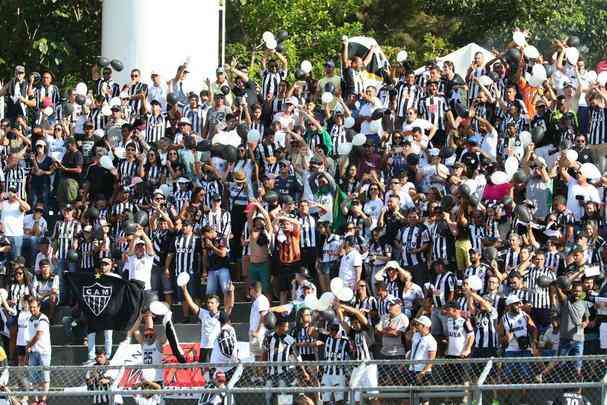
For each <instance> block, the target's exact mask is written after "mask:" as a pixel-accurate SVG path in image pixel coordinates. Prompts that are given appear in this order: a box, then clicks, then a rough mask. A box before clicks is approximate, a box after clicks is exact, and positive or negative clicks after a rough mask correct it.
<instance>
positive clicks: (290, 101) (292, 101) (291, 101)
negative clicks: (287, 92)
mask: <svg viewBox="0 0 607 405" xmlns="http://www.w3.org/2000/svg"><path fill="white" fill-rule="evenodd" d="M286 103H287V104H291V105H292V106H294V107H297V106H298V105H299V100H298V99H297V97H294V96H291V97H289V98H288V99H287V102H286Z"/></svg>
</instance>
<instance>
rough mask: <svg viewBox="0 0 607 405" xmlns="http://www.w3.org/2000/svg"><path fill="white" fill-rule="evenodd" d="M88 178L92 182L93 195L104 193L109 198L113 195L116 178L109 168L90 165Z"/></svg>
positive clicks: (91, 191) (91, 190)
mask: <svg viewBox="0 0 607 405" xmlns="http://www.w3.org/2000/svg"><path fill="white" fill-rule="evenodd" d="M86 179H87V180H88V181H89V183H90V191H89V192H90V193H91V195H96V194H103V195H104V196H105V198H106V199H108V200H109V199H110V198H111V197H112V193H113V192H114V183H115V182H116V178H115V177H114V175H112V173H110V171H109V170H107V169H104V168H103V167H101V166H99V165H92V166H89V169H88V171H87V175H86Z"/></svg>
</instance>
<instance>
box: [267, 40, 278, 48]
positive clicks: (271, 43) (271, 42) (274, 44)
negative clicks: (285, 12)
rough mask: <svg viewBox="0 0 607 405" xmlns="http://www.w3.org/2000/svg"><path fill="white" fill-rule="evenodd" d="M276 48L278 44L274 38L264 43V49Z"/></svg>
mask: <svg viewBox="0 0 607 405" xmlns="http://www.w3.org/2000/svg"><path fill="white" fill-rule="evenodd" d="M277 46H278V42H277V41H276V40H275V39H274V38H271V39H268V40H267V41H266V48H268V49H276V47H277Z"/></svg>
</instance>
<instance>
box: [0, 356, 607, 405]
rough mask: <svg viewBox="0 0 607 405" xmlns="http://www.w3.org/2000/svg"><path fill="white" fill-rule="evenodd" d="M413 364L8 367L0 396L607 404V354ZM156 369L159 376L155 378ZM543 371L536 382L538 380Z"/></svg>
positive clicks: (63, 400) (65, 402) (64, 401)
mask: <svg viewBox="0 0 607 405" xmlns="http://www.w3.org/2000/svg"><path fill="white" fill-rule="evenodd" d="M418 363H419V362H418ZM412 364H414V363H412V362H410V361H404V360H402V361H398V360H390V361H388V360H372V361H366V362H356V361H348V362H323V361H318V362H287V363H281V364H280V366H278V367H279V369H274V367H277V363H266V362H255V363H237V364H198V363H192V364H164V365H161V366H151V365H148V366H144V365H121V366H102V367H99V366H53V367H48V368H45V367H6V368H4V369H2V370H3V372H4V373H8V384H7V385H6V387H7V388H6V389H7V392H6V393H4V394H2V393H0V396H3V397H6V396H11V397H13V398H14V399H18V400H22V399H23V398H25V397H28V398H30V399H32V398H34V397H36V396H42V395H46V396H48V400H47V403H48V404H49V405H51V404H58V405H71V404H74V405H76V404H93V403H99V402H98V400H99V398H104V397H105V398H106V399H107V403H110V404H116V403H125V404H132V403H134V400H133V399H132V398H133V396H135V395H140V396H145V395H148V396H149V395H156V396H157V397H156V398H163V399H164V400H165V402H164V403H165V404H196V403H197V402H198V399H199V398H200V397H201V396H202V395H207V396H211V395H224V396H225V403H227V404H229V405H234V404H246V405H255V404H269V403H272V404H279V405H284V404H294V403H311V402H303V398H302V395H305V396H307V397H308V398H309V399H310V400H312V401H314V402H315V403H319V401H320V400H321V399H322V398H323V396H324V398H325V399H329V400H332V399H339V398H341V397H342V396H343V398H344V400H345V403H347V404H355V403H356V402H360V403H370V401H371V400H372V399H379V400H380V401H381V403H383V404H385V403H399V404H402V403H409V404H421V403H424V402H425V401H429V402H430V403H431V404H442V403H453V404H454V403H458V404H460V403H463V404H476V405H481V404H488V405H495V404H508V405H510V404H517V405H523V404H534V405H544V404H549V403H551V402H550V401H552V400H554V399H556V398H557V397H558V396H559V395H560V394H561V393H562V392H563V391H564V390H581V392H582V394H583V395H584V396H586V397H587V398H588V399H589V401H590V403H591V404H593V405H594V404H600V405H607V356H584V357H531V358H510V357H507V358H491V359H462V360H452V359H437V360H435V361H433V362H432V364H433V367H432V373H431V377H425V378H423V379H416V378H415V375H414V374H412V373H411V372H410V371H409V368H410V366H411V365H412ZM422 364H423V363H422ZM158 369H162V373H160V371H158V373H157V374H156V372H157V370H158ZM217 369H223V370H226V371H228V372H227V376H228V378H229V381H228V383H227V384H226V386H225V387H223V388H220V389H209V388H207V386H206V384H205V378H207V377H208V375H209V373H211V374H212V372H213V370H217ZM41 371H50V376H51V388H50V390H49V391H48V392H44V393H42V392H39V391H36V390H35V387H34V386H33V385H32V384H31V381H32V379H33V378H35V377H36V376H39V374H36V373H40V372H41ZM335 371H339V372H340V373H342V372H343V375H344V378H343V381H344V384H340V385H338V386H327V384H326V383H323V376H324V375H325V374H327V375H328V374H329V373H331V372H335ZM542 372H543V375H542V378H541V380H540V379H539V378H538V377H537V376H538V375H539V374H540V373H542ZM87 373H88V375H89V376H90V375H91V374H92V375H95V374H96V375H99V376H108V377H110V378H111V381H112V382H113V383H112V386H111V387H110V388H109V389H108V390H103V391H90V390H88V388H87V386H86V383H85V381H86V377H87ZM142 377H143V378H146V379H157V380H160V378H161V379H162V383H163V384H162V385H163V387H162V389H160V390H141V389H137V388H134V387H135V386H136V385H137V384H138V383H139V382H140V381H141V378H142ZM5 378H6V375H5ZM327 379H329V378H328V377H327ZM330 379H331V380H332V381H339V378H330ZM298 398H299V401H301V402H298ZM96 401H97V402H96Z"/></svg>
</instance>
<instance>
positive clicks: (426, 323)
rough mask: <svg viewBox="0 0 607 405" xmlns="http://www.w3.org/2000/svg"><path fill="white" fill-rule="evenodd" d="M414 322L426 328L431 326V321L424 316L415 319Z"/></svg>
mask: <svg viewBox="0 0 607 405" xmlns="http://www.w3.org/2000/svg"><path fill="white" fill-rule="evenodd" d="M415 322H417V323H419V324H420V325H424V326H425V327H427V328H429V327H431V326H432V321H431V320H430V318H428V317H427V316H426V315H422V316H420V317H417V318H415Z"/></svg>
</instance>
